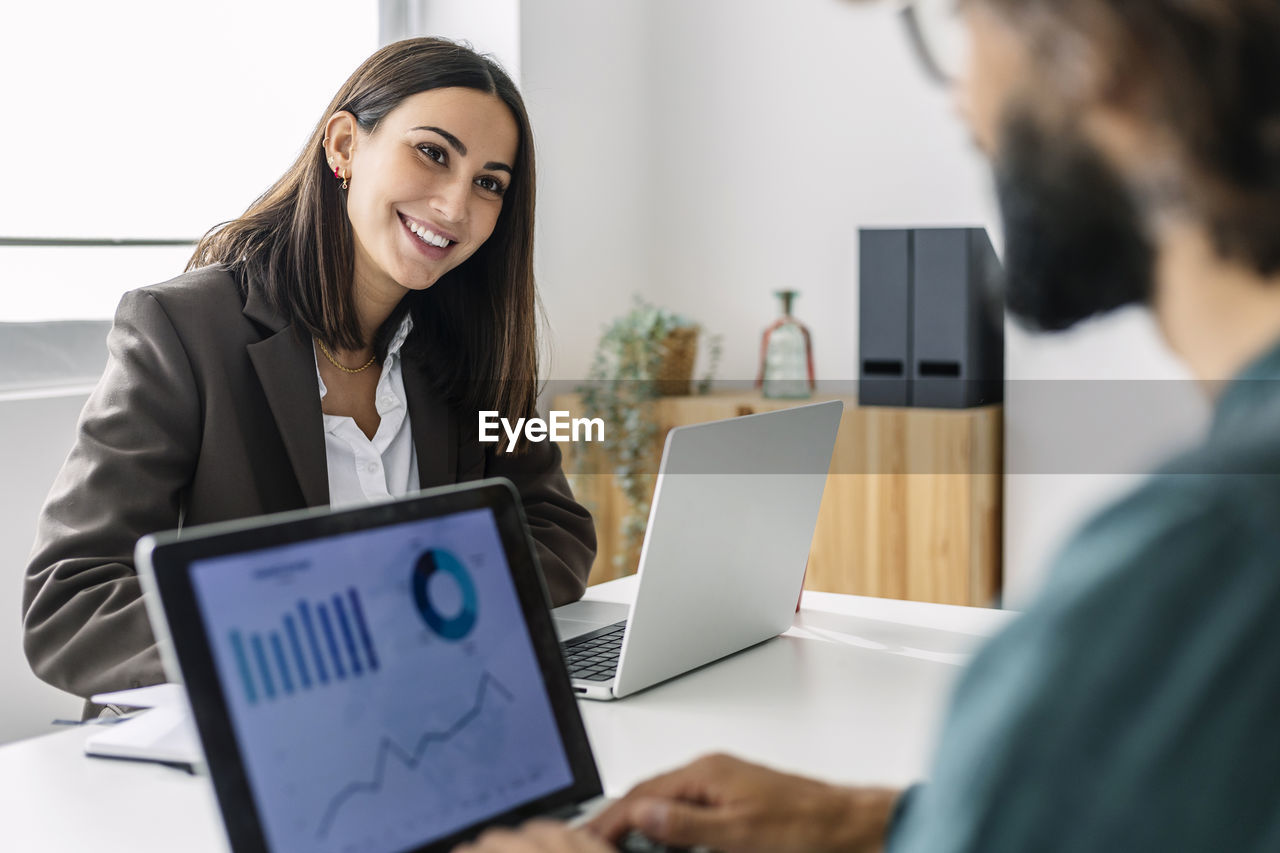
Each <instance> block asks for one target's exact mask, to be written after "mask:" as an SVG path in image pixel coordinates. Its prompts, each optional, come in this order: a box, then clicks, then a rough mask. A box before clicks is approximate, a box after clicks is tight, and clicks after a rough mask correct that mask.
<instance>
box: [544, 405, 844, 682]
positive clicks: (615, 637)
mask: <svg viewBox="0 0 1280 853" xmlns="http://www.w3.org/2000/svg"><path fill="white" fill-rule="evenodd" d="M843 410H844V406H843V404H842V403H840V402H839V401H838V400H834V401H830V402H825V403H812V404H809V405H804V406H796V407H793V408H790V409H781V410H778V411H774V412H762V413H760V414H755V415H746V416H743V417H738V418H730V419H727V420H721V421H711V422H709V423H703V424H695V425H693V426H684V427H676V428H675V429H673V430H671V432H669V433H668V434H667V441H666V445H665V447H664V449H663V453H662V462H661V464H660V466H659V470H658V479H657V484H656V486H655V488H654V492H653V502H652V505H651V508H650V511H649V524H648V527H647V529H646V531H645V537H644V543H643V545H642V546H641V550H640V565H639V569H638V575H639V578H638V587H637V589H636V597H635V600H634V601H633V602H632V604H631V605H630V606H629V607H628V606H626V605H616V604H607V603H604V602H593V601H580V602H575V603H573V604H567V605H565V606H563V607H558V608H556V610H555V611H554V613H555V616H556V630H557V631H558V632H559V633H560V637H561V639H562V641H563V644H564V650H565V656H566V660H567V662H568V665H569V670H570V674H571V676H572V677H573V689H574V690H575V691H577V693H578V694H579V695H581V696H583V697H585V698H588V699H618V698H621V697H623V696H627V695H629V694H632V693H635V692H636V691H639V690H643V689H645V688H647V687H650V686H652V685H654V684H657V683H659V682H662V681H665V680H667V679H669V678H673V677H675V676H677V675H681V674H683V673H685V672H688V671H690V670H692V669H695V668H697V667H700V666H703V665H704V664H707V663H710V662H712V661H715V660H719V659H720V658H722V657H724V656H726V655H730V654H733V653H734V652H737V651H741V650H742V649H745V648H747V647H748V646H752V645H755V644H756V643H760V642H763V641H764V640H768V639H770V638H772V637H776V636H777V635H778V634H780V633H782V632H783V631H785V630H786V629H787V628H788V627H789V626H790V625H791V622H792V620H793V619H794V617H795V611H796V602H797V600H798V598H799V595H800V588H801V586H802V585H803V583H804V573H805V566H806V564H807V561H808V557H809V547H810V544H811V543H812V541H813V530H814V527H815V525H816V524H817V521H818V508H819V506H820V505H821V503H822V493H823V490H824V488H825V486H826V482H827V472H828V469H829V468H830V467H831V455H832V452H833V451H834V449H835V442H836V433H837V432H838V431H839V429H840V417H841V414H842V412H843Z"/></svg>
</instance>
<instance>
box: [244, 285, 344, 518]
mask: <svg viewBox="0 0 1280 853" xmlns="http://www.w3.org/2000/svg"><path fill="white" fill-rule="evenodd" d="M244 313H245V314H246V315H248V316H249V317H250V318H251V319H253V320H255V321H257V322H258V323H261V324H262V325H264V326H266V327H267V328H268V329H271V330H273V331H274V332H275V334H273V335H272V336H271V337H269V338H265V339H263V340H261V341H258V342H257V343H253V344H249V345H248V347H246V349H247V350H248V353H249V360H250V361H252V362H253V369H254V370H255V371H256V372H257V374H258V381H259V382H261V383H262V390H263V391H264V392H265V393H266V396H267V404H268V405H269V406H270V407H271V415H272V417H273V418H275V422H276V426H277V427H278V428H279V430H280V437H281V439H282V440H283V441H284V448H285V452H286V453H287V454H288V456H289V463H290V464H291V465H292V467H293V473H294V476H295V477H297V478H298V486H299V487H300V488H301V489H302V497H303V499H304V500H306V502H307V506H324V505H325V504H327V503H329V464H328V461H327V459H326V457H325V449H324V418H323V415H322V414H321V411H320V392H319V387H318V385H317V384H316V367H315V355H314V353H312V351H311V347H310V346H309V345H308V343H307V339H306V338H304V337H303V336H301V335H298V334H295V332H294V329H293V326H292V325H288V324H286V323H285V322H284V321H283V319H282V318H281V317H280V316H279V315H278V314H277V313H276V312H275V311H273V310H272V309H271V308H270V307H269V306H268V305H267V304H266V303H265V301H263V299H262V298H261V296H260V294H259V293H258V291H257V288H255V287H253V286H252V285H251V286H250V287H249V295H248V299H247V301H246V303H245V310H244Z"/></svg>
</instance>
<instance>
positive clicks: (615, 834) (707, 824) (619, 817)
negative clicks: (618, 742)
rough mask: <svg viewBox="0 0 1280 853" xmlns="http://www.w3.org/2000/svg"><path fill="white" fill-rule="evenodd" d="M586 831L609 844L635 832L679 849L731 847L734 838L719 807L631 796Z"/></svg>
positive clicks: (612, 807) (600, 817)
mask: <svg viewBox="0 0 1280 853" xmlns="http://www.w3.org/2000/svg"><path fill="white" fill-rule="evenodd" d="M588 828H589V829H590V831H591V832H594V833H597V834H599V835H600V836H602V837H604V838H606V839H608V840H609V841H617V840H618V839H619V838H621V837H622V836H623V835H625V834H626V833H627V832H629V831H630V830H633V829H634V830H636V831H637V832H639V833H640V834H641V835H644V836H646V837H647V838H648V839H649V840H651V841H655V842H658V843H660V844H672V845H677V846H680V847H688V846H692V845H695V844H702V845H706V846H709V847H726V846H731V842H732V840H733V837H734V835H735V827H734V825H733V822H732V821H731V820H730V819H729V818H728V816H727V811H726V809H724V808H723V807H721V806H701V805H695V804H692V803H684V802H680V801H678V800H669V799H661V798H654V797H640V796H633V795H628V796H627V798H626V799H625V800H620V801H618V802H617V803H614V804H613V806H611V807H610V808H609V809H608V810H607V811H606V812H605V813H604V814H601V815H600V816H599V817H597V818H596V819H595V820H594V821H592V822H591V824H590V825H589V827H588Z"/></svg>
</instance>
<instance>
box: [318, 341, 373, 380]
mask: <svg viewBox="0 0 1280 853" xmlns="http://www.w3.org/2000/svg"><path fill="white" fill-rule="evenodd" d="M316 344H317V345H319V347H320V352H322V353H324V357H325V358H327V359H329V363H330V364H332V365H333V366H334V367H336V368H338V369H339V370H341V371H342V372H343V373H359V372H360V371H362V370H367V369H368V368H369V366H370V365H371V364H373V363H374V362H375V361H377V360H378V355H377V353H374V354H373V355H371V356H370V357H369V360H368V361H366V362H365V363H364V364H362V365H360V366H359V367H356V368H351V367H347V366H345V365H342V364H339V363H338V360H337V359H336V358H334V357H333V353H331V352H329V348H328V347H326V346H325V345H324V341H322V340H320V339H319V338H316Z"/></svg>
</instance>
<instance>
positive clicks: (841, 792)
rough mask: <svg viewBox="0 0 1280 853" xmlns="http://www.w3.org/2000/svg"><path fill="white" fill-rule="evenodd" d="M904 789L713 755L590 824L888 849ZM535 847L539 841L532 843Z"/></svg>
mask: <svg viewBox="0 0 1280 853" xmlns="http://www.w3.org/2000/svg"><path fill="white" fill-rule="evenodd" d="M899 793H900V792H898V791H892V790H888V789H882V788H841V787H837V786H834V785H827V784H824V783H822V782H817V781H814V780H812V779H806V778H803V777H801V776H789V775H786V774H783V773H778V772H776V771H773V770H769V769H767V768H764V767H760V766H758V765H755V764H748V763H746V762H745V761H740V760H738V759H736V758H730V757H729V756H725V755H712V756H708V757H706V758H701V759H698V760H697V761H695V762H693V763H692V764H690V765H688V766H686V767H683V768H681V769H679V770H675V771H672V772H671V773H667V774H666V775H663V776H658V777H656V778H654V779H650V780H649V781H647V782H642V783H641V784H639V785H637V786H636V787H635V788H634V789H633V790H632V791H631V792H630V793H629V794H627V795H626V796H625V797H623V798H622V799H621V800H618V802H616V803H614V804H612V805H611V806H609V807H608V808H607V809H605V810H604V811H603V812H601V813H600V814H599V815H598V816H597V817H596V818H595V819H594V820H592V821H591V822H590V823H589V824H588V827H587V828H588V829H590V830H591V831H593V832H595V833H598V834H599V835H600V836H602V837H603V838H605V839H606V840H608V841H617V840H618V839H619V838H620V837H622V836H623V835H625V834H626V833H627V832H628V831H629V830H632V829H634V830H637V831H639V832H640V833H642V834H643V835H645V836H647V837H648V838H649V839H651V840H653V841H656V842H660V843H663V844H670V845H676V846H681V847H691V846H694V845H704V846H707V847H711V848H714V849H716V850H723V851H728V853H754V851H761V853H786V851H791V850H794V851H806V852H807V853H809V852H810V851H826V850H830V851H837V850H839V851H872V850H879V849H881V847H882V845H883V843H884V834H885V830H886V829H887V828H888V825H889V816H890V815H891V814H892V811H893V804H894V802H895V801H896V800H897V798H898V795H899ZM530 849H536V848H530Z"/></svg>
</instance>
